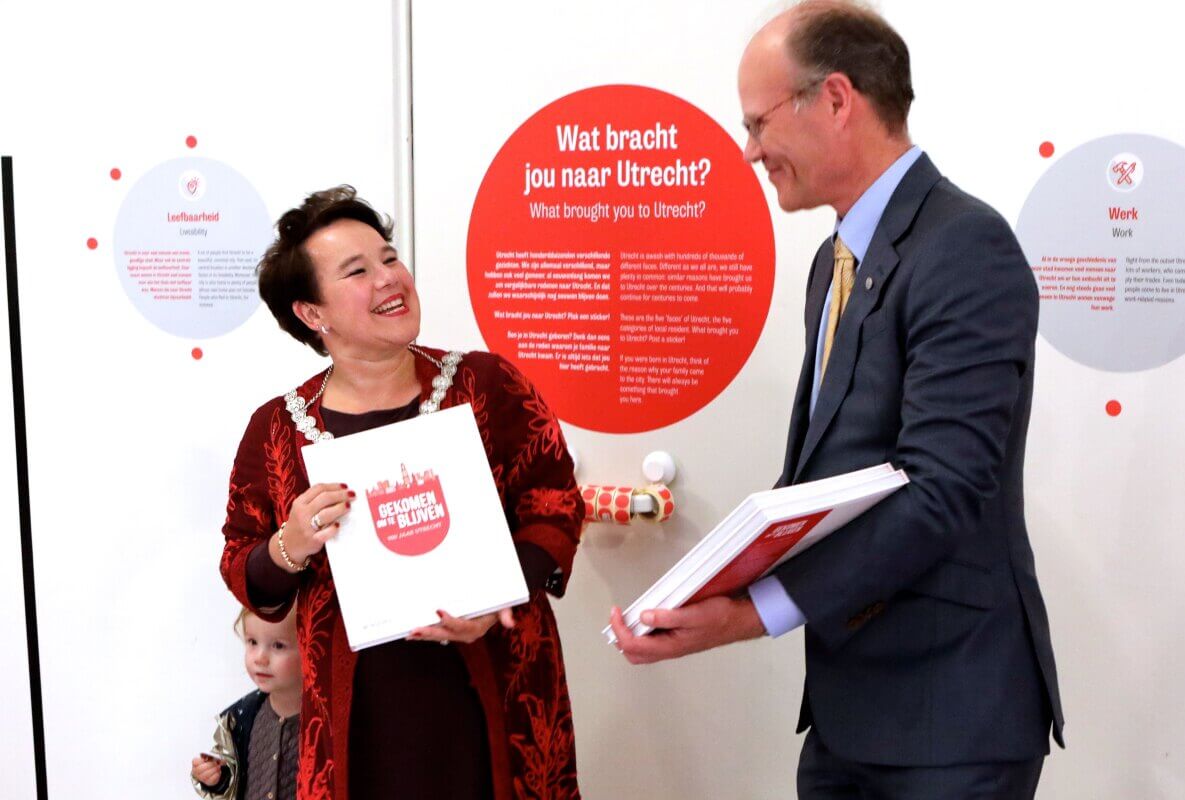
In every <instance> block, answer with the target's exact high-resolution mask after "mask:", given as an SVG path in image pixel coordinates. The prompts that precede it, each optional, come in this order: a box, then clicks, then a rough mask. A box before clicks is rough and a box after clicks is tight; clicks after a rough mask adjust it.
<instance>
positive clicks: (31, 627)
mask: <svg viewBox="0 0 1185 800" xmlns="http://www.w3.org/2000/svg"><path fill="white" fill-rule="evenodd" d="M0 173H2V176H0V177H2V181H3V189H2V191H3V202H4V241H5V243H6V244H5V248H4V252H5V255H6V259H5V269H6V270H7V273H8V344H9V348H10V349H11V351H12V422H13V425H12V427H13V431H14V433H15V436H16V486H17V504H18V506H19V508H20V522H21V564H22V569H23V572H24V578H25V636H26V639H27V641H28V650H29V703H30V706H31V708H32V717H33V720H32V721H33V765H34V770H35V771H36V775H37V798H38V800H46V798H47V797H48V796H49V790H48V788H47V781H46V774H45V715H44V712H43V709H42V705H41V655H40V650H39V648H38V643H37V593H36V591H34V585H33V528H32V525H31V522H30V520H31V517H30V514H29V451H28V442H27V440H26V437H25V372H24V364H23V362H22V360H21V313H20V308H21V306H20V295H19V294H18V292H17V280H16V277H17V275H16V221H15V218H14V212H13V206H14V203H13V194H12V157H11V156H0Z"/></svg>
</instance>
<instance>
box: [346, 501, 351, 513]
mask: <svg viewBox="0 0 1185 800" xmlns="http://www.w3.org/2000/svg"><path fill="white" fill-rule="evenodd" d="M346 510H347V511H349V510H350V503H349V501H346Z"/></svg>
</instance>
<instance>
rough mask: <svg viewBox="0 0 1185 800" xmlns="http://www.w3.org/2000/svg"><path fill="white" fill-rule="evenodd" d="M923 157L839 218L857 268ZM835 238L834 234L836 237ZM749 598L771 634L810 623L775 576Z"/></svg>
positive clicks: (909, 157) (896, 166) (818, 349)
mask: <svg viewBox="0 0 1185 800" xmlns="http://www.w3.org/2000/svg"><path fill="white" fill-rule="evenodd" d="M921 156H922V151H921V148H919V147H917V146H916V145H915V146H913V147H911V148H909V149H908V150H906V151H905V153H904V154H903V155H902V156H901V157H900V158H898V159H897V160H896V161H894V162H893V163H892V164H891V165H890V166H889V168H888V169H886V170H885V171H884V172H882V173H881V176H880V177H879V178H877V179H876V181H875V182H874V183H873V184H872V185H871V186H869V187H868V188H867V189H866V190H865V191H864V194H862V195H860V199H859V200H857V201H856V204H855V205H853V206H852V207H851V209H849V211H848V213H847V214H846V215H845V216H844V218H843V219H840V220H836V224H835V233H836V234H838V235H839V238H841V239H843V242H844V244H846V245H847V246H848V249H849V250H851V251H852V255H854V256H855V257H856V271H857V272H859V271H860V265H861V264H863V263H864V256H865V255H867V254H868V246H869V244H871V243H872V234H873V233H875V232H876V226H877V225H879V224H880V221H881V216H882V215H883V214H884V213H885V209H886V208H887V207H888V205H889V200H890V199H891V198H892V196H893V192H894V191H896V190H897V185H898V184H899V183H901V179H902V178H904V177H905V173H906V172H908V171H909V168H910V167H912V166H913V164H914V162H915V161H917V160H918V159H919V158H921ZM833 238H834V236H833ZM830 312H831V289H830V288H828V289H827V299H826V300H824V301H823V316H822V317H820V319H821V320H824V321H825V320H826V319H827V316H828V314H829V313H830ZM826 334H827V325H826V324H825V323H823V322H821V323H820V325H819V335H818V338H817V339H816V341H815V376H814V380H813V381H812V382H811V406H810V413H811V414H812V415H813V414H814V413H815V401H816V400H818V399H819V383H820V380H819V379H820V376H819V366H820V363H821V362H822V360H823V340H824V337H825V336H826ZM749 597H750V598H752V600H753V606H754V607H755V608H756V609H757V615H758V616H759V617H761V623H762V624H763V625H765V632H766V633H768V634H769V635H770V636H781V635H782V634H783V633H789V632H790V631H792V630H794V629H795V628H797V627H798V626H799V625H802V624H803V623H805V622H806V617H805V616H803V613H802V611H801V610H800V609H799V608H798V604H797V603H795V602H794V600H793V599H791V597H790V595H789V594H788V593H787V592H786V587H784V586H782V584H781V583H780V582H779V581H778V579H777V578H775V577H774V576H773V575H770V576H768V577H765V578H762V579H761V580H759V581H757V582H756V583H754V584H753V585H752V586H750V587H749Z"/></svg>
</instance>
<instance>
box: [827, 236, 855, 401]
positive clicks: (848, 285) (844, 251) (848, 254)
mask: <svg viewBox="0 0 1185 800" xmlns="http://www.w3.org/2000/svg"><path fill="white" fill-rule="evenodd" d="M855 283H856V256H854V255H852V251H851V250H849V249H848V246H847V245H846V244H844V243H843V239H840V238H839V237H838V236H836V237H835V268H834V270H833V272H832V273H831V311H830V313H828V315H827V334H826V335H825V336H824V337H823V362H822V363H821V364H820V365H819V380H820V381H822V380H823V373H824V372H826V371H827V359H828V358H830V357H831V345H832V344H833V343H834V342H835V331H836V329H838V328H839V318H840V317H841V316H843V312H844V309H845V308H847V306H848V298H850V297H851V296H852V287H853V286H854V285H855Z"/></svg>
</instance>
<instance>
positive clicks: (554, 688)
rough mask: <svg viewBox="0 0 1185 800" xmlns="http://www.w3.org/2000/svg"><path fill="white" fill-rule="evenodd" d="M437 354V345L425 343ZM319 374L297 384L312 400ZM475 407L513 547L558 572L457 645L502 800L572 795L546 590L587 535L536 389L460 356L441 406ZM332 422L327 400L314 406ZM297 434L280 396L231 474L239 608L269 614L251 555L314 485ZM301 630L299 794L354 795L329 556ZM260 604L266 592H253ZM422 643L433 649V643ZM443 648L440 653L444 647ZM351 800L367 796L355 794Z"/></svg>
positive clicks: (426, 371) (423, 378)
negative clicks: (532, 552)
mask: <svg viewBox="0 0 1185 800" xmlns="http://www.w3.org/2000/svg"><path fill="white" fill-rule="evenodd" d="M429 352H431V353H432V355H434V356H435V357H437V358H440V357H441V356H443V353H441V352H440V351H429ZM416 370H417V377H418V379H419V382H420V387H421V399H427V397H428V395H429V394H430V393H431V391H432V379H433V378H434V377H436V375H437V374H438V369H437V367H436V365H434V364H432V363H431V362H430V361H428V360H427V359H423V358H420V357H417V359H416ZM322 378H323V373H322V374H320V375H316V376H314V377H313V378H311V379H310V380H309V381H308V382H306V383H305V384H304V385H303V386H301V387H300V388H299V389H298V393H299V394H300V395H301V396H302V397H305V398H308V397H311V396H312V395H313V394H314V393H315V392H316V390H317V388H318V387H320V385H321V380H322ZM461 403H469V404H470V405H471V406H472V407H473V413H474V416H475V418H476V419H477V425H478V429H479V431H480V432H481V437H482V441H483V443H484V445H485V450H486V455H487V457H488V458H489V461H490V469H491V472H492V473H493V477H494V482H495V484H496V486H497V488H498V493H499V496H500V497H501V499H502V505H503V508H504V510H505V512H506V518H507V521H508V522H509V525H510V530H511V532H512V535H513V537H514V540H515V543H516V545H519V546H520V553H521V552H523V550H524V548H523V547H522V546H523V545H531V546H533V547H532V548H531V549H534V548H539V549H540V550H542V551H543V552H545V553H546V554H547V556H548V557H549V558H550V562H551V563H554V564H555V565H556V568H557V573H556V574H555V576H554V577H552V578H551V579H550V580H549V581H547V584H546V591H544V590H542V589H539V590H536V591H533V592H532V594H531V599H530V601H529V602H528V603H527V604H526V605H524V606H520V607H518V608H516V609H515V619H516V626H515V627H514V628H513V629H510V630H505V629H503V628H501V627H500V626H497V625H496V626H494V627H493V628H491V629H490V631H489V633H487V634H486V635H485V636H484V637H482V638H481V639H480V640H478V641H477V642H475V643H473V644H471V645H450V647H456V649H457V652H459V653H460V655H461V658H462V660H463V664H464V668H465V673H464V674H465V675H466V676H467V678H468V682H469V683H471V684H472V686H473V689H474V690H475V691H476V694H477V697H478V699H479V701H480V705H481V710H482V712H483V713H484V720H485V726H486V737H487V744H488V748H489V750H488V754H487V755H486V756H485V757H488V759H489V761H490V770H491V774H492V783H493V791H494V797H495V798H496V799H497V800H510V799H511V798H565V799H566V798H578V797H579V796H580V794H579V789H578V788H577V783H576V756H575V748H574V743H573V736H572V713H571V706H570V704H569V701H568V693H567V685H566V683H565V679H564V666H563V656H562V654H561V651H560V641H559V635H558V632H557V630H556V623H555V618H554V616H553V615H552V611H551V607H550V605H549V603H548V600H547V592H550V593H551V594H554V595H556V596H561V595H562V594H563V591H564V588H565V585H566V583H567V579H568V575H569V573H570V570H571V566H572V559H573V557H574V556H575V551H576V544H577V541H578V539H579V535H580V530H581V510H580V508H581V506H580V497H579V494H578V491H577V489H576V484H575V480H574V479H573V477H572V462H571V459H570V458H569V457H568V454H567V449H566V447H565V445H564V441H563V437H562V434H561V433H560V427H559V423H558V421H557V420H556V419H555V417H554V416H553V415H552V414H551V412H550V410H549V409H548V408H547V406H546V405H545V404H544V403H543V401H542V399H541V398H540V397H539V395H538V394H537V393H536V392H535V389H534V387H532V386H531V384H530V383H529V382H528V381H527V380H526V378H524V377H523V376H522V374H521V373H519V372H518V370H516V369H515V368H514V367H513V366H511V365H510V364H509V363H508V362H506V361H505V360H503V359H501V358H499V357H498V356H495V355H492V354H488V353H469V354H466V355H465V357H464V359H463V360H462V361H461V363H460V365H459V366H458V369H457V374H456V376H455V379H454V382H453V385H452V387H451V388H450V389H449V390H448V392H447V393H446V395H445V397H444V400H443V401H442V402H441V404H440V405H441V407H442V408H446V407H449V406H453V405H458V404H461ZM308 413H309V415H310V416H312V417H313V418H314V419H315V420H316V422H317V427H318V428H319V429H322V430H324V429H325V426H324V421H323V418H322V415H321V409H320V403H319V401H318V402H317V403H314V404H313V406H312V408H311V409H309V410H308ZM304 441H305V438H304V436H303V435H302V434H300V433H299V432H298V431H297V430H296V427H295V425H294V424H293V422H292V419H291V417H290V415H289V414H288V412H287V411H286V409H285V404H284V400H283V398H282V397H277V398H275V399H273V400H271V401H269V402H268V403H266V404H264V405H263V406H262V407H260V408H259V409H258V410H257V411H256V412H255V414H254V415H253V416H252V417H251V421H250V423H249V424H248V426H247V431H246V433H245V434H244V436H243V440H242V443H241V444H240V445H239V450H238V454H237V456H236V457H235V463H234V468H233V470H232V473H231V481H230V498H229V501H228V503H227V521H226V525H225V526H224V528H223V534H224V535H225V537H226V546H225V549H224V551H223V557H222V574H223V577H224V579H225V580H226V582H227V585H228V586H230V588H231V590H232V591H233V592H234V593H235V595H236V597H237V598H238V599H239V601H240V602H242V603H243V604H244V605H247V606H248V607H250V608H252V609H253V610H254V611H255V613H257V614H259V616H260V617H262V618H264V619H269V620H277V619H281V618H282V617H283V616H284V615H285V614H286V613H287V607H281V608H280V609H278V610H274V611H271V612H270V613H269V612H264V611H263V610H262V609H260V608H258V607H257V606H255V605H254V604H253V603H252V597H251V596H249V592H248V578H247V574H248V561H249V558H250V556H251V553H252V551H253V550H255V548H256V547H257V546H258V545H259V544H260V543H261V542H266V541H267V539H268V538H269V537H270V536H271V535H272V534H273V533H274V532H275V530H276V529H277V528H278V527H279V525H280V523H281V522H283V521H284V520H285V519H286V518H287V515H288V510H289V508H291V506H292V502H293V500H295V499H296V497H297V496H298V495H299V494H301V493H302V492H303V491H304V490H305V489H306V488H307V487H308V479H307V477H306V475H305V470H304V463H303V460H302V459H301V458H300V455H299V448H300V446H301V445H302V444H303V443H304ZM299 578H300V591H299V595H298V598H299V599H298V608H297V631H298V640H299V645H300V650H301V661H302V666H303V670H304V697H303V701H302V708H301V714H300V723H301V725H300V727H301V730H300V767H299V770H298V775H297V779H298V786H297V797H298V798H301V800H314V798H315V799H316V800H330V798H332V800H345V799H346V798H347V797H348V796H349V786H350V780H349V774H348V770H349V754H350V752H351V747H350V743H349V731H350V711H351V708H352V707H353V706H352V695H353V690H354V678H355V668H356V665H357V661H358V659H357V654H355V653H352V652H350V649H349V645H348V643H347V641H346V635H345V628H344V627H343V625H342V620H341V613H340V610H339V608H338V604H337V595H336V593H335V592H334V588H333V579H332V577H331V575H330V571H329V565H328V562H327V561H326V559H325V556H324V553H320V554H318V555H316V556H314V557H313V559H312V563H311V564H310V566H309V569H308V570H306V571H305V572H302V573H300V576H299ZM255 599H258V598H255ZM425 646H427V645H425ZM441 649H443V648H441ZM357 800H365V799H364V798H359V799H357Z"/></svg>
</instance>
